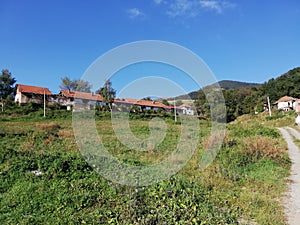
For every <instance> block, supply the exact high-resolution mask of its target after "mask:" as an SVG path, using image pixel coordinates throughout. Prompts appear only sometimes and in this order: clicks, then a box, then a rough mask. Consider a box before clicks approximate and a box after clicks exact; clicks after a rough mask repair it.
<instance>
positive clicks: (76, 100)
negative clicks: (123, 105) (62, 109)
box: [56, 90, 103, 110]
mask: <svg viewBox="0 0 300 225" xmlns="http://www.w3.org/2000/svg"><path fill="white" fill-rule="evenodd" d="M56 102H57V103H58V104H60V105H63V106H66V107H67V110H71V109H72V108H74V106H75V104H76V107H80V108H85V109H93V108H94V107H95V105H96V104H100V103H101V102H103V97H102V96H101V95H99V94H94V93H87V92H80V91H72V90H61V91H60V93H59V94H58V96H57V99H56Z"/></svg>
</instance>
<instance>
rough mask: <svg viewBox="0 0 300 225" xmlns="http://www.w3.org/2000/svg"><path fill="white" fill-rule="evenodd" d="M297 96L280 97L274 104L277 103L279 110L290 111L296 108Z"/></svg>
mask: <svg viewBox="0 0 300 225" xmlns="http://www.w3.org/2000/svg"><path fill="white" fill-rule="evenodd" d="M296 100H297V99H296V98H293V97H289V96H284V97H282V98H280V99H278V100H277V101H276V102H275V103H274V105H276V107H277V109H278V110H283V111H289V110H293V109H295V102H296Z"/></svg>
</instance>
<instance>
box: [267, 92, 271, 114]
mask: <svg viewBox="0 0 300 225" xmlns="http://www.w3.org/2000/svg"><path fill="white" fill-rule="evenodd" d="M267 100H268V108H269V115H270V116H272V111H271V105H270V98H269V96H268V97H267Z"/></svg>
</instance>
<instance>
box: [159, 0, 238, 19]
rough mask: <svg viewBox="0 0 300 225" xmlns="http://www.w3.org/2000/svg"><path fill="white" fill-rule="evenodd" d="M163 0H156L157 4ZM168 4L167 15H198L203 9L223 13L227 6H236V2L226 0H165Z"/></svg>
mask: <svg viewBox="0 0 300 225" xmlns="http://www.w3.org/2000/svg"><path fill="white" fill-rule="evenodd" d="M162 1H163V0H154V2H157V4H158V3H159V4H160V3H161V2H162ZM163 2H164V3H166V4H167V5H168V9H167V15H169V16H170V17H196V16H198V15H199V14H200V13H201V11H203V10H210V11H214V12H216V13H222V12H223V11H224V10H225V9H227V8H234V7H235V4H233V3H231V2H228V1H225V0H168V1H167V0H164V1H163Z"/></svg>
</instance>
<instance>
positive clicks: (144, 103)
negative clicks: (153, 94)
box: [114, 98, 166, 108]
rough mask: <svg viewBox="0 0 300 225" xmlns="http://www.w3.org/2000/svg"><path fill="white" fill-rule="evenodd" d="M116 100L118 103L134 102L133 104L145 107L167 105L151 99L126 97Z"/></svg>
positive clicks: (162, 106)
mask: <svg viewBox="0 0 300 225" xmlns="http://www.w3.org/2000/svg"><path fill="white" fill-rule="evenodd" d="M114 102H116V103H123V104H132V105H139V106H145V107H154V108H165V107H166V105H165V104H163V103H160V102H157V101H149V100H143V99H141V100H138V99H133V98H124V99H115V100H114Z"/></svg>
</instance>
